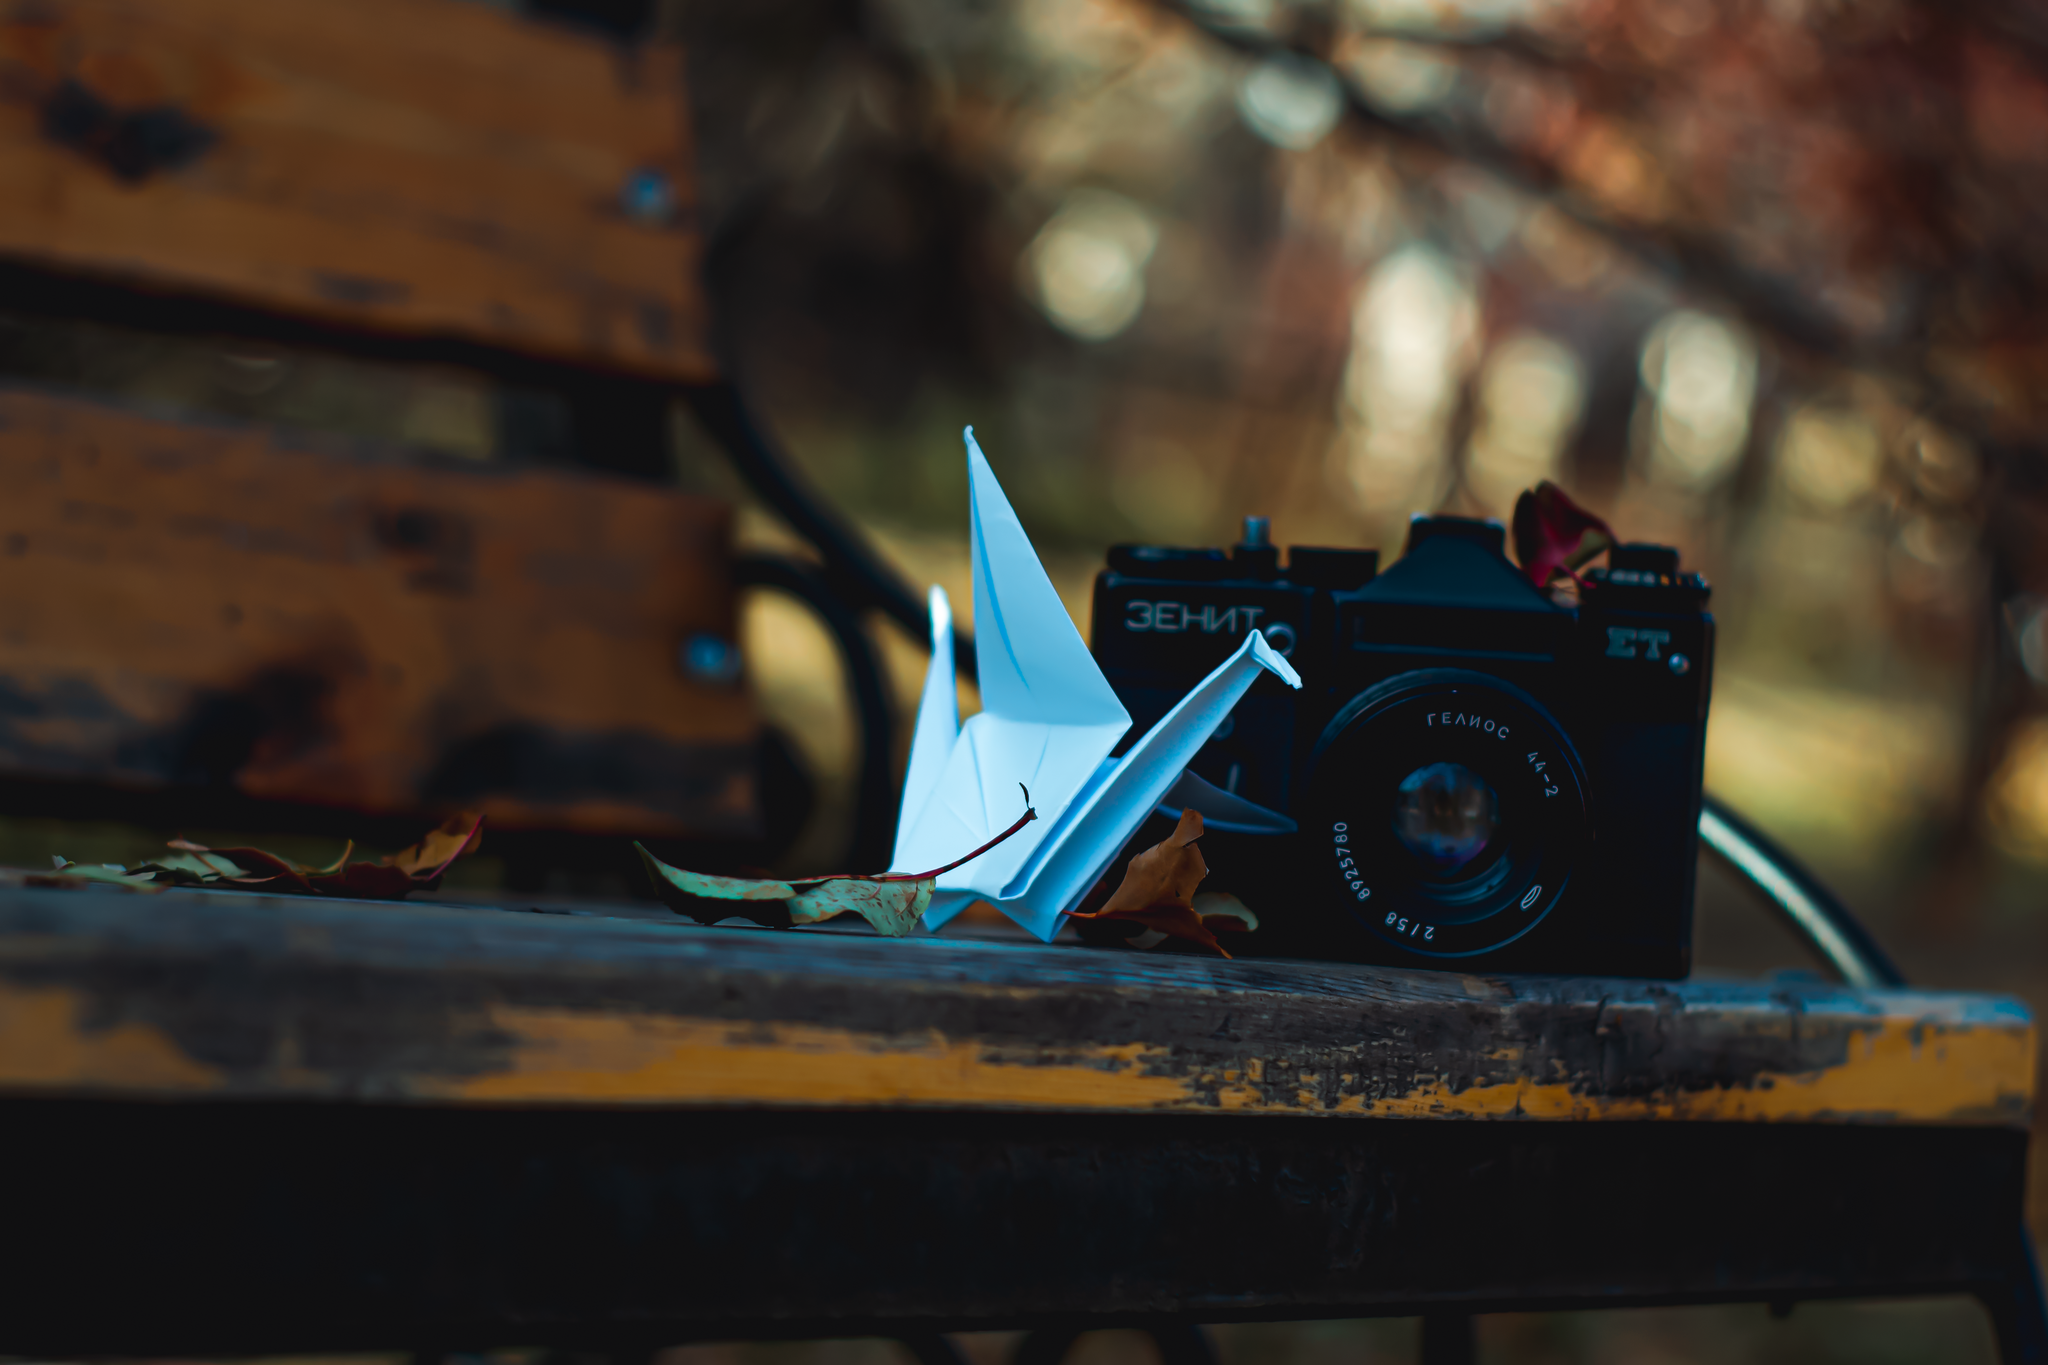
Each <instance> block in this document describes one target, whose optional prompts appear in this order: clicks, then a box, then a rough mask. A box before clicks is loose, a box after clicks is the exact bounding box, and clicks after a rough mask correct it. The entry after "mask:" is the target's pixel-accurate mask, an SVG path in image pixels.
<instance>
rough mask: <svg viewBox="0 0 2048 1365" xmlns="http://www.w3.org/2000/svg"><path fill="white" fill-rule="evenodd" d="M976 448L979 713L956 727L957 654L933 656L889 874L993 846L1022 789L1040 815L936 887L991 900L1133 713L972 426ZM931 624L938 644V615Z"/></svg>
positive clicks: (972, 454) (972, 457)
mask: <svg viewBox="0 0 2048 1365" xmlns="http://www.w3.org/2000/svg"><path fill="white" fill-rule="evenodd" d="M966 443H967V472H968V489H969V495H970V503H969V506H970V511H971V516H970V522H969V529H970V532H971V538H972V547H971V553H972V560H973V570H974V659H975V665H976V669H977V671H978V673H979V675H980V683H981V700H982V710H981V711H980V712H979V713H978V714H976V715H973V716H970V717H968V719H967V721H966V723H965V724H961V725H959V726H958V729H957V731H955V729H954V728H953V727H954V723H955V717H957V716H958V714H959V712H958V710H957V708H956V707H955V706H954V705H953V703H952V665H951V651H950V648H949V649H948V650H947V655H946V664H945V671H944V673H943V674H941V672H940V661H939V655H938V654H937V653H936V651H935V652H934V654H933V662H932V667H931V670H930V672H928V673H927V674H926V678H925V696H924V701H923V704H922V705H921V706H920V708H919V711H918V723H917V730H916V733H915V736H914V738H913V739H912V742H911V757H910V780H908V781H906V782H905V785H904V799H903V807H902V811H901V814H900V815H899V817H898V824H897V831H896V851H895V859H894V862H893V864H892V866H891V870H892V871H896V872H917V871H922V870H924V869H925V868H931V867H939V866H941V865H943V864H945V863H948V862H951V861H952V860H953V859H955V858H958V857H959V856H960V854H961V853H962V852H963V851H965V850H967V849H971V848H975V847H977V846H978V845H980V844H983V843H986V842H987V841H988V840H989V839H991V838H993V837H994V836H995V835H996V834H998V833H1000V832H1001V831H1002V830H1004V829H1006V828H1008V827H1009V826H1010V824H1011V823H1012V822H1014V821H1015V820H1016V818H1017V817H1018V816H1019V815H1022V814H1023V813H1024V794H1023V792H1022V791H1020V790H1019V784H1022V785H1023V786H1024V787H1026V788H1028V789H1029V790H1030V793H1031V801H1032V804H1033V805H1034V806H1035V807H1036V808H1037V810H1038V817H1039V818H1038V819H1037V820H1035V821H1033V822H1032V823H1031V824H1029V825H1026V826H1025V827H1024V828H1023V829H1022V830H1020V831H1019V832H1018V833H1017V834H1016V835H1015V836H1014V837H1012V838H1010V839H1008V840H1006V841H1004V842H1003V843H1002V844H1000V845H998V846H997V847H995V848H994V849H991V850H990V851H989V852H987V853H985V854H983V855H982V856H981V857H979V858H976V859H975V860H974V861H973V862H971V863H968V864H967V865H966V866H964V867H961V868H958V869H956V870H955V871H954V872H951V873H948V874H947V875H946V876H945V877H943V878H941V879H940V881H939V888H940V890H941V891H942V892H951V891H958V892H969V893H972V894H973V895H980V896H986V897H988V898H990V899H995V898H996V897H997V896H999V895H1000V894H1001V892H1002V888H1003V887H1004V886H1005V885H1006V884H1007V883H1008V882H1009V880H1010V879H1011V877H1013V876H1015V875H1016V873H1017V870H1018V869H1019V868H1021V867H1022V866H1023V865H1024V864H1025V862H1026V861H1028V860H1029V859H1030V857H1031V855H1032V854H1033V853H1034V852H1036V851H1037V849H1038V846H1039V845H1040V844H1041V843H1043V842H1044V840H1045V838H1046V836H1047V835H1049V834H1050V833H1051V832H1052V831H1053V830H1054V829H1055V828H1056V827H1057V826H1058V824H1059V821H1060V818H1061V817H1062V816H1063V815H1065V813H1066V810H1067V806H1068V804H1069V803H1070V802H1072V801H1073V799H1074V797H1075V796H1076V794H1078V793H1079V792H1080V791H1081V789H1082V788H1083V787H1084V786H1085V785H1086V784H1087V782H1088V780H1089V779H1090V778H1091V777H1092V776H1093V775H1094V774H1095V771H1096V769H1097V768H1098V767H1099V766H1101V764H1102V761H1103V759H1105V758H1107V757H1108V755H1109V751H1110V750H1111V749H1112V748H1114V747H1115V745H1116V742H1117V741H1118V740H1119V739H1121V738H1122V737H1123V735H1124V732H1125V731H1126V730H1128V729H1130V727H1131V717H1130V713H1129V712H1128V711H1126V710H1124V708H1123V704H1122V703H1121V702H1119V701H1118V700H1117V699H1116V693H1115V692H1114V691H1112V690H1111V689H1110V686H1109V680H1108V679H1107V678H1104V677H1103V676H1102V670H1101V669H1099V668H1097V667H1096V666H1095V660H1094V658H1093V657H1091V656H1090V655H1089V653H1088V645H1087V643H1086V642H1085V641H1084V640H1082V638H1081V632H1080V631H1078V630H1076V629H1075V628H1074V622H1073V618H1072V617H1070V616H1068V615H1067V609H1066V606H1065V604H1064V603H1062V602H1061V601H1060V596H1059V594H1058V593H1057V592H1055V591H1054V590H1053V586H1052V580H1051V579H1049V578H1047V577H1046V574H1045V569H1044V567H1043V566H1042V565H1041V564H1040V563H1039V562H1038V554H1037V552H1036V551H1034V550H1033V549H1032V548H1031V540H1030V538H1029V537H1028V536H1026V535H1025V534H1024V527H1023V525H1022V524H1021V523H1019V522H1018V520H1017V514H1016V512H1015V511H1013V510H1012V509H1011V507H1010V501H1009V499H1008V498H1006V497H1004V496H1003V490H1002V486H1001V485H1000V484H998V483H997V482H996V476H995V472H994V471H993V470H991V469H990V468H989V465H988V460H987V459H986V458H985V457H984V456H983V455H982V453H981V447H980V446H978V445H976V444H975V441H974V431H973V428H971V427H970V428H969V429H968V430H967V432H966ZM943 600H944V599H943V595H940V596H939V597H938V598H937V599H935V605H936V604H937V603H942V602H943ZM933 625H934V638H935V639H936V636H937V631H938V613H937V612H936V611H935V612H934V620H933ZM949 638H950V637H949ZM933 773H936V777H933V776H932V774H933ZM926 784H928V785H926ZM945 899H946V900H947V901H949V902H951V901H953V900H956V899H957V898H953V897H947V898H945ZM963 903H964V902H963Z"/></svg>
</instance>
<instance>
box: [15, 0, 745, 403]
mask: <svg viewBox="0 0 2048 1365" xmlns="http://www.w3.org/2000/svg"><path fill="white" fill-rule="evenodd" d="M65 89H69V90H71V91H73V92H74V93H75V92H77V91H83V92H85V93H86V94H87V95H89V96H90V97H91V98H92V99H93V100H97V101H99V102H101V103H102V104H104V105H105V106H106V108H107V109H108V110H110V111H111V112H112V114H114V115H122V114H133V113H137V112H139V111H140V112H147V111H175V113H176V115H177V116H178V117H179V118H181V119H185V120H189V121H190V123H191V124H192V125H194V126H196V127H197V128H199V129H203V130H204V131H205V133H206V134H208V135H209V136H210V137H211V142H210V145H207V146H206V147H205V148H204V149H203V150H202V151H200V152H198V154H197V155H196V157H194V158H192V159H189V160H188V161H187V162H186V163H185V164H181V165H174V166H167V167H164V168H162V169H157V170H153V171H151V172H149V173H148V174H146V175H143V176H142V177H141V178H139V179H138V178H133V177H129V178H124V177H123V176H122V175H121V174H117V173H116V170H115V168H113V167H112V166H110V165H109V164H106V163H105V160H104V158H100V157H96V156H95V155H94V154H93V152H92V148H91V147H90V146H85V145H82V144H81V140H80V139H79V138H77V137H75V136H73V137H71V138H70V141H69V145H67V143H66V142H65V141H64V140H63V135H62V134H61V132H59V131H53V124H55V123H59V122H61V120H56V119H54V118H53V115H52V109H53V100H55V99H57V97H58V96H59V94H60V92H61V91H63V90H65ZM640 174H647V175H652V176H655V177H658V178H659V180H660V182H661V183H663V184H665V185H666V186H667V187H668V190H669V192H670V194H671V195H672V196H673V199H674V204H673V206H672V208H671V209H670V210H669V211H668V212H666V213H662V214H658V215H654V216H651V217H650V216H636V215H634V214H632V213H629V212H628V211H627V209H626V207H625V203H624V199H623V197H622V196H623V194H624V191H625V189H626V186H627V184H628V182H629V180H631V179H632V178H633V177H634V176H636V175H640ZM699 250H700V237H699V234H698V232H697V230H696V227H695V220H694V216H693V202H692V190H691V162H690V144H689V130H688V115H687V108H686V104H685V99H684V91H683V84H682V63H681V57H680V54H679V52H677V51H676V50H675V49H673V48H669V47H660V46H656V47H649V48H643V49H641V50H638V51H627V50H624V49H622V48H620V47H618V46H616V45H614V44H612V43H609V42H606V41H603V40H601V39H598V38H595V37H591V36H586V35H583V34H580V33H578V32H575V31H573V30H569V29H565V28H560V27H554V26H549V25H543V24H538V23H533V22H529V21H525V20H522V19H519V18H517V17H515V16H513V15H510V14H507V13H505V12H503V11H500V10H496V9H493V8H492V7H490V6H487V5H481V4H475V3H471V2H470V0H346V2H345V3H334V0H179V2H178V3H176V4H153V3H149V0H57V3H49V2H48V0H7V2H6V3H4V5H0V253H4V254H5V255H8V256H12V257H14V258H16V259H18V260H21V261H24V262H26V263H29V264H31V265H42V266H49V267H54V268H61V269H64V270H69V271H76V272H84V273H88V274H92V275H97V276H103V277H108V278H112V279H115V280H118V281H122V282H127V283H132V284H135V285H138V286H141V287H144V288H148V289H151V290H157V291H168V292H175V293H187V294H197V295H203V296H208V297H219V298H223V299H226V300H229V301H233V302H238V303H243V304H248V305H253V306H255V307H258V308H264V309H272V310H277V311H281V312H289V313H296V314H300V315H304V316H308V317H311V318H315V319H318V320H321V321H325V322H332V323H339V324H342V325H345V326H350V327H360V328H369V329H375V330H378V331H383V332H392V333H404V334H409V335H430V336H432V335H445V336H455V337H460V338H465V339H468V340H472V341H479V342H483V343H487V344H490V345H495V346H502V347H506V348H510V349H514V350H520V351H526V352H531V353H534V354H538V355H541V356H544V357H548V358H553V359H561V360H569V361H574V362H579V363H584V364H591V365H597V366H603V367H609V368H617V369H623V370H628V371H634V372H639V373H644V374H646V375H649V376H653V377H658V378H665V379H672V380H684V381H688V380H702V379H705V378H708V377H710V376H711V375H712V374H713V371H714V367H713V365H712V363H711V361H710V360H709V358H708V356H707V354H706V351H705V343H704V335H705V317H704V305H703V299H702V295H701V292H700V289H699V285H698V281H697V273H696V272H697V265H698V255H699Z"/></svg>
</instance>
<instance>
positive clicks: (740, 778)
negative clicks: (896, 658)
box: [0, 390, 756, 836]
mask: <svg viewBox="0 0 2048 1365" xmlns="http://www.w3.org/2000/svg"><path fill="white" fill-rule="evenodd" d="M381 454H382V455H384V456H389V454H390V452H381ZM379 456H380V452H377V451H374V450H371V451H364V450H351V449H343V448H339V447H332V446H329V447H322V446H318V445H310V444H298V443H294V442H293V441H292V440H290V439H288V438H286V437H284V436H281V435H277V434H274V433H268V432H265V431H261V430H257V429H250V428H244V427H237V426H233V425H230V424H225V423H221V424H205V423H194V422H179V421H170V420H165V419H161V418H156V417H151V416H146V415H142V414H139V413H134V412H124V411H120V410H117V409H113V408H110V407H107V406H104V405H100V404H95V403H89V402H84V401H79V400H75V399H70V398H63V397H57V396H53V395H49V394H44V393H38V392H29V391H21V390H14V391H6V390H0V488H4V489H5V490H6V495H5V497H4V498H0V771H4V773H5V774H6V775H8V776H13V777H20V776H31V777H38V778H58V779H71V780H77V781H81V782H93V783H116V784H125V785H130V786H152V785H153V786H159V787H170V786H177V785H180V784H184V785H190V786H199V787H211V788H222V787H226V788H232V789H233V790H234V791H236V792H239V793H240V794H242V795H243V796H246V797H248V798H255V799H261V800H266V801H293V802H302V803H317V804H319V805H322V806H329V807H341V808H350V809H355V810H362V811H374V812H400V813H405V812H432V811H437V810H445V809H451V808H468V809H478V808H480V809H482V810H483V811H484V812H485V814H486V816H487V819H488V820H489V821H490V822H491V823H492V824H494V825H498V826H504V825H524V826H530V827H545V828H554V829H568V830H581V831H595V832H614V833H616V832H634V833H647V834H669V835H696V836H704V835H718V836H725V835H739V834H745V833H748V832H750V831H751V830H752V829H753V827H754V821H755V803H754V794H753V780H754V779H753V737H754V733H755V723H756V722H755V719H754V713H753V710H752V706H751V703H750V701H749V699H748V695H747V692H746V689H745V687H744V686H743V685H742V684H741V683H740V682H739V681H738V680H737V679H734V680H731V681H728V682H713V681H705V680H699V679H695V678H693V677H691V676H689V675H688V674H686V673H685V671H684V669H683V667H682V665H681V662H680V659H679V652H680V650H681V647H682V645H683V643H684V641H686V640H687V639H689V638H690V637H692V636H693V635H699V634H703V635H710V636H714V637H717V638H718V639H721V640H725V641H732V640H734V639H735V638H736V636H735V631H736V620H735V604H734V598H733V590H732V585H731V579H730V570H729V564H728V558H729V548H728V542H729V530H730V527H729V517H730V509H729V508H728V507H726V506H725V505H724V504H722V503H719V502H717V501H715V500H711V499H705V498H696V497H690V496H686V495H683V494H679V493H675V492H671V491H667V490H663V489H660V488H656V487H652V486H648V485H643V484H638V483H631V482H627V481H623V480H611V479H604V478H599V477H593V476H574V475H569V474H557V473H545V472H514V471H505V470H495V471H494V470H488V469H484V470H470V469H456V468H448V467H429V466H425V465H421V464H418V463H407V462H403V461H400V460H397V459H392V458H379Z"/></svg>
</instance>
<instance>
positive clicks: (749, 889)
mask: <svg viewBox="0 0 2048 1365" xmlns="http://www.w3.org/2000/svg"><path fill="white" fill-rule="evenodd" d="M1037 818H1038V812H1037V811H1035V810H1033V809H1031V793H1030V791H1028V790H1027V791H1026V792H1025V793H1024V814H1023V815H1021V816H1019V817H1018V819H1017V823H1016V824H1014V825H1011V826H1010V827H1009V828H1008V829H1006V830H1004V831H1003V832H1002V833H1001V834H998V835H997V836H996V837H995V838H993V839H991V840H989V841H988V842H987V843H985V844H983V845H982V846H981V847H980V848H977V849H975V850H974V851H973V852H972V853H969V854H968V855H967V856H966V857H963V858H955V859H954V860H953V861H952V862H950V863H947V864H946V865H945V866H944V867H935V868H933V869H932V870H931V871H929V872H894V873H882V874H880V875H878V876H871V877H870V876H861V875H858V874H854V873H847V874H840V875H835V876H830V877H802V878H794V879H791V880H789V881H777V880H775V879H773V878H768V877H719V876H714V875H712V874H711V873H708V872H690V871H687V870H686V869H684V868H680V867H670V866H669V865H668V864H667V863H665V862H663V861H662V860H661V859H659V858H657V857H655V856H654V855H653V854H652V853H649V852H648V851H647V850H646V849H645V848H642V847H641V846H640V845H639V844H638V843H635V844H634V845H633V847H634V848H636V849H639V851H640V862H641V865H642V866H644V867H645V868H646V869H647V879H648V880H649V881H650V882H652V883H653V884H654V893H655V895H657V896H659V897H660V898H661V903H662V904H663V905H666V906H667V907H668V908H669V909H671V910H673V911H675V912H676V913H677V914H679V915H685V916H688V917H689V918H690V919H693V920H696V921H697V922H698V923H699V924H715V923H717V922H718V921H719V920H722V919H729V918H735V917H736V918H740V919H750V920H752V921H754V922H755V923H756V924H763V925H766V926H768V927H769V928H771V929H787V928H790V927H792V926H795V925H804V924H819V923H822V922H823V921H825V920H828V919H832V918H833V917H835V916H838V915H845V914H854V915H859V916H860V917H861V918H862V919H864V920H866V921H867V922H868V923H869V924H871V925H873V926H874V927H875V932H877V933H879V934H881V935H883V936H884V937H885V938H901V937H903V936H904V935H905V934H907V933H909V932H910V931H911V930H912V929H915V928H916V927H917V922H918V921H919V920H920V919H922V918H924V912H925V907H926V906H928V905H930V904H931V903H932V889H933V887H934V886H935V885H936V884H937V882H938V878H939V875H940V874H941V873H945V872H951V871H952V870H953V869H954V868H956V867H958V866H960V865H961V864H962V863H965V862H970V861H972V860H973V859H975V858H979V857H980V856H981V855H982V854H984V853H986V852H988V851H989V850H990V849H992V848H994V847H995V846H996V845H997V844H1000V843H1001V842H1003V840H1005V839H1007V838H1009V837H1010V836H1011V835H1013V834H1015V833H1016V832H1017V831H1018V830H1020V829H1022V828H1024V826H1026V825H1028V824H1030V823H1031V822H1032V821H1033V820H1036V819H1037Z"/></svg>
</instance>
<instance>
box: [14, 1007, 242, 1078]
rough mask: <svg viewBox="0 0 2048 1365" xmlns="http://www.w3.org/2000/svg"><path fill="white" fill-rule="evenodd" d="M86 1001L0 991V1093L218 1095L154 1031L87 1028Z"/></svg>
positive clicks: (212, 1071)
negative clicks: (67, 1091) (62, 1091)
mask: <svg viewBox="0 0 2048 1365" xmlns="http://www.w3.org/2000/svg"><path fill="white" fill-rule="evenodd" d="M84 1006H85V1001H84V998H83V997H82V996H81V995H80V994H79V992H77V991H75V990H71V989H67V988H64V987H48V988H43V989H33V988H30V989H20V988H10V989H7V990H0V1086H7V1087H22V1088H33V1089H43V1088H48V1087H60V1086H61V1087H65V1088H76V1089H80V1090H87V1091H90V1090H100V1089H121V1090H129V1091H142V1092H147V1093H159V1092H161V1093H173V1094H176V1093H184V1092H189V1091H195V1090H196V1091H206V1090H213V1089H217V1088H219V1087H220V1085H221V1084H222V1077H221V1074H220V1072H219V1071H218V1070H217V1069H216V1068H214V1067H210V1066H207V1065H205V1064H204V1063H202V1062H196V1061H194V1060H193V1059H192V1058H191V1057H189V1056H187V1055H186V1054H185V1052H184V1050H183V1049H181V1048H180V1047H179V1046H178V1044H177V1043H176V1042H175V1041H174V1040H172V1039H171V1038H170V1037H169V1035H167V1034H166V1033H164V1031H163V1030H162V1029H160V1028H157V1027H155V1026H154V1025H151V1024H143V1023H133V1022H130V1023H121V1024H114V1025H111V1026H109V1027H105V1028H95V1027H91V1026H89V1025H88V1024H87V1023H86V1022H85V1020H84V1018H83V1016H84V1014H85V1008H84Z"/></svg>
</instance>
